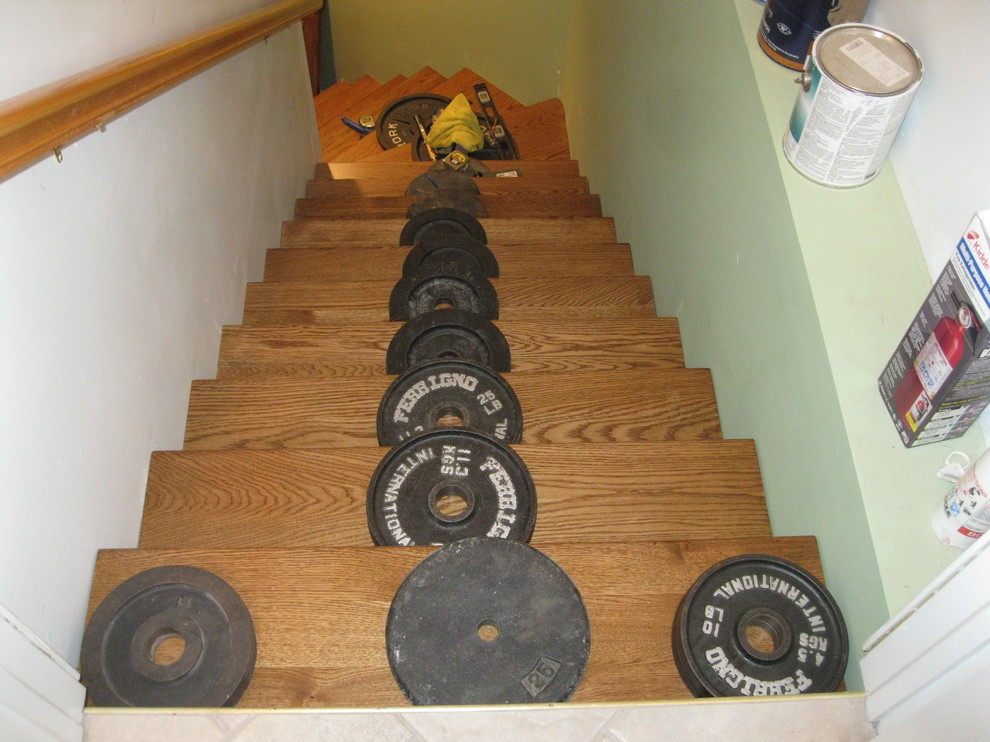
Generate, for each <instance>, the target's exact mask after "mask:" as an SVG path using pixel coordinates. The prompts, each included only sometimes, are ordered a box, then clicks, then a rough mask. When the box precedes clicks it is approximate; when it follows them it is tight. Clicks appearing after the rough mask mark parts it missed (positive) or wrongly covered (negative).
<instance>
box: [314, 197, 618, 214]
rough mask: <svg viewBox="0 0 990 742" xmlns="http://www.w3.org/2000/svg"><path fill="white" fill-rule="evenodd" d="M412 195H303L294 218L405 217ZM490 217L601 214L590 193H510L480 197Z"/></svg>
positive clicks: (596, 202)
mask: <svg viewBox="0 0 990 742" xmlns="http://www.w3.org/2000/svg"><path fill="white" fill-rule="evenodd" d="M415 200H416V199H414V198H413V197H412V196H375V197H358V198H339V197H338V198H303V199H299V200H298V201H296V219H308V218H313V219H324V218H326V219H404V218H406V213H407V211H408V209H409V207H410V205H412V204H413V202H414V201H415ZM480 201H481V203H482V205H483V206H484V208H485V211H486V212H487V214H488V217H489V218H492V219H495V218H519V217H523V218H531V217H600V216H601V215H602V205H601V201H600V199H599V198H598V196H594V195H591V194H577V195H570V194H550V195H545V194H534V193H522V194H520V193H513V194H505V195H485V196H482V197H481V198H480Z"/></svg>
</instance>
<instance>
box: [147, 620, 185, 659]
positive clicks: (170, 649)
mask: <svg viewBox="0 0 990 742" xmlns="http://www.w3.org/2000/svg"><path fill="white" fill-rule="evenodd" d="M185 651H186V640H185V639H183V638H182V635H181V634H179V633H178V632H177V631H176V630H175V629H165V630H163V631H162V632H161V633H159V634H158V635H157V636H155V637H154V638H153V639H152V640H151V644H150V645H149V647H148V656H149V657H150V658H151V661H152V662H154V663H155V664H156V665H158V666H159V667H168V666H169V665H173V664H175V663H176V662H178V660H179V659H180V658H181V657H182V655H183V654H184V653H185Z"/></svg>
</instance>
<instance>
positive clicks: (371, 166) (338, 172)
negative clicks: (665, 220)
mask: <svg viewBox="0 0 990 742" xmlns="http://www.w3.org/2000/svg"><path fill="white" fill-rule="evenodd" d="M426 167H427V163H424V162H415V161H412V160H404V161H402V162H319V163H317V164H316V166H315V167H314V168H313V178H316V179H327V178H329V179H333V180H352V179H361V180H364V179H379V178H384V179H389V180H391V179H396V180H397V181H398V182H402V183H408V182H409V181H410V180H412V179H413V178H415V177H416V176H417V175H420V174H421V173H422V172H423V170H424V169H425V168H426ZM488 167H489V168H490V169H491V170H497V171H502V170H521V171H522V173H523V178H528V177H530V176H541V175H543V176H564V175H575V176H576V175H580V174H581V172H580V166H579V164H578V161H577V160H498V161H493V162H492V163H490V164H489V165H488Z"/></svg>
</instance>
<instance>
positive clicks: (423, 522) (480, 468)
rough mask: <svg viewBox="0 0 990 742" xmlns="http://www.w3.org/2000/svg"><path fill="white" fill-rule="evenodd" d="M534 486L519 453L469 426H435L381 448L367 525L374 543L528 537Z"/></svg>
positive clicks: (532, 521)
mask: <svg viewBox="0 0 990 742" xmlns="http://www.w3.org/2000/svg"><path fill="white" fill-rule="evenodd" d="M535 524H536V491H535V489H534V487H533V480H532V478H531V477H530V475H529V470H528V469H527V468H526V465H525V464H524V463H523V461H522V459H520V458H519V455H518V454H517V453H516V452H515V451H513V450H512V449H511V448H509V447H508V446H506V445H503V444H502V443H499V442H498V441H497V440H495V439H494V438H491V437H489V436H487V435H484V434H482V433H478V432H476V431H472V430H436V431H432V432H429V433H423V434H422V435H418V436H416V437H415V438H410V439H409V440H407V441H405V442H403V443H401V444H399V445H398V446H397V447H395V448H393V449H391V450H390V451H389V452H388V453H387V454H385V456H384V458H383V459H382V461H381V463H380V464H379V465H378V468H377V469H376V470H375V473H374V475H373V476H372V478H371V483H370V484H369V485H368V530H369V531H370V532H371V538H372V539H373V540H374V542H375V543H376V544H378V545H379V546H382V545H384V546H416V545H420V546H422V545H425V544H445V543H449V542H451V541H457V540H458V539H462V538H469V537H471V536H487V537H489V538H499V539H511V540H514V541H528V540H529V537H530V536H531V535H532V533H533V526H534V525H535Z"/></svg>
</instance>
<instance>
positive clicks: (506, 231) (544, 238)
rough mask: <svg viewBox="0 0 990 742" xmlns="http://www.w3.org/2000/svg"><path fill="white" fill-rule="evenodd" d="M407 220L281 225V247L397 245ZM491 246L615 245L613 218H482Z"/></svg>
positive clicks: (300, 221) (310, 221) (305, 221)
mask: <svg viewBox="0 0 990 742" xmlns="http://www.w3.org/2000/svg"><path fill="white" fill-rule="evenodd" d="M407 221H408V220H407V219H316V218H312V219H296V220H294V221H290V222H283V223H282V248H283V249H284V248H295V247H326V246H328V245H335V246H338V247H340V246H344V245H353V246H374V245H397V244H399V236H400V234H401V233H402V228H403V227H404V226H405V225H406V222H407ZM479 221H480V222H481V225H482V226H483V227H484V229H485V233H486V234H487V236H488V246H489V247H491V248H492V249H493V250H495V246H499V245H530V244H544V243H547V242H550V243H552V242H558V243H560V244H561V246H566V245H568V244H573V243H579V242H594V243H600V242H615V241H616V237H615V221H614V220H613V219H612V218H611V217H522V218H510V219H505V218H503V219H480V220H479ZM496 255H497V252H496Z"/></svg>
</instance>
